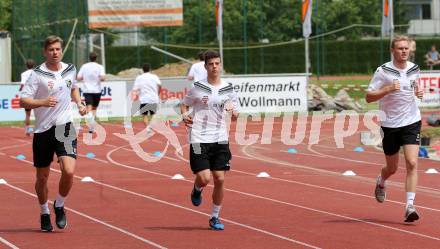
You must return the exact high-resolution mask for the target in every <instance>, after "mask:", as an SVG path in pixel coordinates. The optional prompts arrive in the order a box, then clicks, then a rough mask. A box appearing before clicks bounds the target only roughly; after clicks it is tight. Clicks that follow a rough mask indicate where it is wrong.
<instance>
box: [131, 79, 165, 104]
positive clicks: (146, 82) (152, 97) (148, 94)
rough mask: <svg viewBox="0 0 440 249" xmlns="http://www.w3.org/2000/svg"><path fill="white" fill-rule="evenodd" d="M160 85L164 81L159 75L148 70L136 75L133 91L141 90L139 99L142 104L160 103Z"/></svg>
mask: <svg viewBox="0 0 440 249" xmlns="http://www.w3.org/2000/svg"><path fill="white" fill-rule="evenodd" d="M160 85H162V83H161V82H160V79H159V77H157V75H155V74H152V73H150V72H147V73H143V74H141V75H139V76H138V77H136V80H135V81H134V86H133V91H139V101H140V102H141V104H158V103H159V102H160V99H159V94H158V91H159V86H160Z"/></svg>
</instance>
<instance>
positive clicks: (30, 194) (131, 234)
mask: <svg viewBox="0 0 440 249" xmlns="http://www.w3.org/2000/svg"><path fill="white" fill-rule="evenodd" d="M6 185H7V186H8V187H10V188H12V189H15V190H17V191H19V192H21V193H24V194H27V195H29V196H32V197H34V198H38V197H37V196H36V195H35V194H33V193H30V192H28V191H26V190H24V189H21V188H19V187H16V186H13V185H11V184H6ZM49 202H50V203H52V201H49ZM65 209H66V210H69V211H70V212H72V213H75V214H77V215H80V216H82V217H84V218H87V219H89V220H92V221H94V222H96V223H99V224H101V225H104V226H106V227H109V228H111V229H113V230H116V231H118V232H121V233H123V234H125V235H127V236H130V237H133V238H135V239H137V240H140V241H142V242H144V243H146V244H149V245H151V246H154V247H156V248H161V249H166V247H164V246H161V245H159V244H157V243H154V242H153V241H151V240H147V239H145V238H143V237H141V236H139V235H136V234H134V233H130V232H129V231H127V230H125V229H122V228H119V227H117V226H113V225H111V224H108V223H106V222H104V221H101V220H98V219H96V218H93V217H92V216H89V215H87V214H85V213H82V212H80V211H76V210H74V209H71V208H68V207H65Z"/></svg>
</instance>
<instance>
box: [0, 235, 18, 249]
mask: <svg viewBox="0 0 440 249" xmlns="http://www.w3.org/2000/svg"><path fill="white" fill-rule="evenodd" d="M0 242H2V243H3V244H5V245H7V246H9V248H12V249H20V248H18V247H17V246H16V245H14V244H12V243H11V242H9V241H7V240H5V239H3V238H2V237H0Z"/></svg>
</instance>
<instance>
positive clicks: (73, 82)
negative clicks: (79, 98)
mask: <svg viewBox="0 0 440 249" xmlns="http://www.w3.org/2000/svg"><path fill="white" fill-rule="evenodd" d="M76 77H77V76H76V67H75V66H74V68H73V72H72V89H73V88H79V84H78V81H77V80H76Z"/></svg>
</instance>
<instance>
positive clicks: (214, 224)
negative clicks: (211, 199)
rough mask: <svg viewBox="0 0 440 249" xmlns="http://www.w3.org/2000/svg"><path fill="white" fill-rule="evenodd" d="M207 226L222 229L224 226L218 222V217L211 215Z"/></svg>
mask: <svg viewBox="0 0 440 249" xmlns="http://www.w3.org/2000/svg"><path fill="white" fill-rule="evenodd" d="M209 227H211V229H212V230H224V229H225V226H224V225H223V224H222V223H221V222H220V219H219V218H217V217H211V219H210V220H209Z"/></svg>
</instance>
